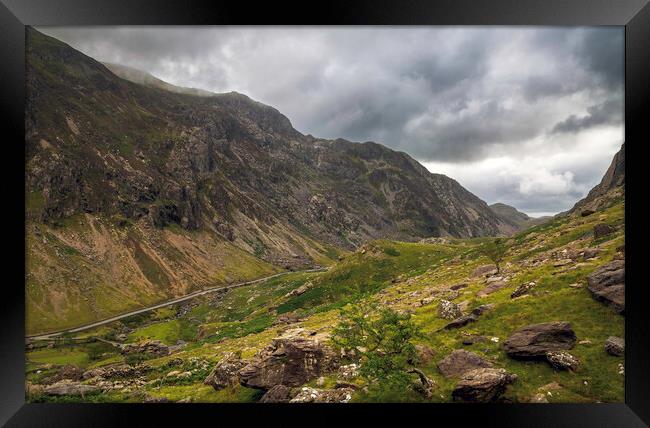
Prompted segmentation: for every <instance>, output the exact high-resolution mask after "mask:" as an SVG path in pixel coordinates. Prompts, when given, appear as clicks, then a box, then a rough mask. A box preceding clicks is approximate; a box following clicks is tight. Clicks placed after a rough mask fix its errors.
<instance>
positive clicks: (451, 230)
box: [25, 29, 508, 313]
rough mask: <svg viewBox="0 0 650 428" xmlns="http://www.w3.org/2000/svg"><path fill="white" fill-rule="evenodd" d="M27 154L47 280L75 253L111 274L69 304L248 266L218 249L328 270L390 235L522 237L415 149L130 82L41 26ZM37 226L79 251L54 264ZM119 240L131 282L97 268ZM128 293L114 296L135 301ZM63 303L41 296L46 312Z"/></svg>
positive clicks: (73, 286)
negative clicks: (334, 135) (326, 135)
mask: <svg viewBox="0 0 650 428" xmlns="http://www.w3.org/2000/svg"><path fill="white" fill-rule="evenodd" d="M25 143H26V187H27V193H26V216H27V219H28V226H29V227H28V243H31V244H28V251H31V253H30V254H31V260H32V262H31V263H32V264H31V273H32V275H33V277H32V279H31V281H32V283H33V284H35V287H36V286H38V287H40V286H41V285H42V284H43V281H45V278H47V277H52V275H57V277H58V278H63V277H66V278H67V277H68V273H69V270H70V269H73V268H74V266H78V265H79V263H80V262H79V261H77V262H72V261H70V260H68V262H66V263H68V264H69V267H65V266H66V265H65V263H64V262H63V261H62V260H63V259H65V257H68V256H70V257H72V256H71V254H74V256H75V257H76V256H77V253H78V254H79V257H81V258H83V260H84V261H85V262H87V263H89V265H90V266H92V269H99V270H100V271H101V275H100V274H99V273H97V275H95V276H93V278H94V279H92V280H91V279H90V278H91V275H89V274H88V275H86V273H84V272H81V273H77V274H74V275H73V274H70V275H69V276H70V278H71V279H70V280H69V283H68V285H66V286H63V285H61V287H62V289H61V290H59V296H63V295H68V294H69V293H70V292H71V290H81V289H82V288H83V287H81V285H80V283H81V282H83V281H82V280H81V278H82V277H83V278H84V279H85V280H87V282H86V286H87V285H88V284H95V285H96V286H97V287H100V288H101V287H109V288H110V286H112V285H115V284H113V283H114V282H115V281H118V280H119V281H126V283H125V284H126V285H124V287H128V288H129V290H131V291H129V293H128V297H129V299H128V301H129V302H136V303H133V304H134V305H135V304H137V302H138V301H141V300H143V299H142V298H141V296H140V297H139V296H137V293H134V292H133V291H132V289H133V288H134V287H135V288H137V287H139V285H138V286H137V287H136V284H145V285H147V287H149V288H150V289H151V290H152V291H151V293H149V294H148V297H147V299H145V300H156V299H158V300H159V299H160V298H162V297H161V296H167V295H169V294H170V293H172V291H170V290H174V291H173V293H172V294H174V293H175V294H182V293H183V292H186V291H188V289H191V288H192V287H197V286H200V285H203V284H206V283H209V282H210V280H211V278H213V277H214V275H215V272H214V267H213V266H216V265H222V266H225V265H228V263H231V262H233V261H232V260H222V259H220V257H219V255H218V254H219V251H217V250H215V245H220V246H227V247H228V248H229V251H230V253H231V254H235V253H236V251H242V252H243V253H245V254H248V255H250V256H253V257H252V258H253V259H255V260H258V261H260V262H261V261H264V263H268V264H270V265H273V266H281V267H292V266H307V265H313V264H323V263H327V261H328V260H331V259H332V258H336V257H337V251H338V250H337V249H344V248H349V249H351V248H354V247H356V246H358V245H359V244H361V243H363V242H365V241H367V240H369V239H374V238H394V239H401V240H415V239H418V238H421V237H428V236H455V237H473V236H483V235H496V234H499V233H502V232H503V231H504V230H507V229H508V225H507V224H505V223H504V222H503V221H502V220H501V219H500V218H499V217H498V216H497V215H495V214H494V213H493V212H492V211H491V210H490V209H489V207H488V206H487V204H486V203H485V202H483V201H482V200H480V199H479V198H477V197H476V196H474V195H473V194H471V193H470V192H468V191H467V190H466V189H464V188H463V187H462V186H460V185H459V184H458V183H457V182H456V181H454V180H452V179H450V178H448V177H446V176H444V175H438V174H431V173H430V172H429V171H427V170H426V169H425V168H424V167H423V166H422V165H420V164H419V163H418V162H416V161H415V160H414V159H412V158H411V157H410V156H408V155H407V154H405V153H401V152H395V151H393V150H390V149H388V148H386V147H384V146H382V145H380V144H376V143H371V142H367V143H363V144H359V143H353V142H349V141H345V140H341V139H339V140H334V141H331V140H323V139H318V138H314V137H311V136H306V135H303V134H301V133H299V132H298V131H296V130H295V129H294V128H293V127H292V126H291V123H290V121H289V119H287V118H286V117H285V116H284V115H282V114H281V113H280V112H278V111H277V110H276V109H274V108H272V107H269V106H266V105H263V104H261V103H259V102H256V101H253V100H251V99H250V98H248V97H247V96H245V95H242V94H238V93H234V92H233V93H226V94H215V95H213V96H200V97H199V96H194V95H189V94H184V93H175V92H171V91H168V90H163V89H160V88H158V87H149V86H143V85H140V84H136V83H133V82H129V81H127V80H123V79H121V78H119V77H118V76H116V75H115V74H113V73H112V72H111V71H110V70H109V69H108V68H107V67H105V66H104V65H102V64H101V63H99V62H97V61H95V60H94V59H92V58H90V57H88V56H85V55H83V54H82V53H80V52H78V51H76V50H74V49H72V48H71V47H69V46H68V45H66V44H64V43H61V42H59V41H57V40H55V39H53V38H50V37H47V36H45V35H43V34H40V33H38V32H37V31H35V30H33V29H28V30H27V111H26V142H25ZM71 225H75V227H77V228H82V229H80V230H77V231H76V232H74V231H73V229H72V228H71ZM37 230H39V231H40V232H38V233H41V235H45V236H47V235H48V234H49V235H51V236H54V237H55V238H56V240H57V241H61V242H65V244H62V247H61V248H64V247H63V245H65V248H68V247H69V248H71V250H69V251H68V253H70V254H68V253H66V252H65V251H60V252H59V253H60V257H62V258H63V259H58V258H57V256H52V257H50V255H48V256H47V257H46V256H45V254H46V253H47V254H49V251H50V249H51V246H48V245H47V244H43V240H42V239H41V238H40V237H39V236H37V235H36V233H37V232H36V231H37ZM93 231H99V232H98V233H95V232H93ZM103 233H107V234H109V235H111V234H112V235H111V236H112V238H111V239H112V240H111V242H113V244H114V245H115V246H116V248H119V249H120V250H119V251H123V254H124V257H127V258H129V259H132V261H133V265H132V268H133V269H132V272H130V273H129V274H128V275H127V274H126V273H125V270H124V269H125V268H123V267H121V266H123V265H126V264H125V263H117V261H116V262H115V263H112V264H107V265H105V266H101V267H99V266H98V263H99V262H98V261H96V260H95V261H93V260H92V259H89V256H90V255H91V254H92V253H93V251H94V252H96V253H99V252H101V251H105V250H106V246H102V245H103V244H102V243H103V242H104V241H105V240H106V239H108V238H107V237H106V236H105V237H104V238H101V236H103V235H102V234H103ZM107 236H108V235H107ZM187 237H190V238H191V239H193V240H194V243H188V242H185V240H184V239H185V238H187ZM181 238H182V239H181ZM46 240H47V238H46ZM211 242H212V243H214V245H213V244H211ZM113 244H111V245H113ZM138 248H140V250H141V251H139V250H138ZM71 251H76V253H71ZM115 251H117V250H115ZM138 254H140V255H143V254H144V255H146V258H143V257H140V259H138V256H137V255H138ZM145 259H146V260H145ZM234 260H235V261H234V262H235V263H237V257H234ZM105 262H106V261H105ZM217 262H218V263H217ZM29 267H30V266H28V268H29ZM46 267H47V268H46ZM258 268H260V269H261V270H264V271H268V270H269V269H268V266H267V265H265V266H264V267H262V266H258ZM92 269H91V270H92ZM82 271H83V269H82ZM256 271H257V270H256ZM64 273H66V275H64ZM184 274H185V275H184ZM197 275H199V276H200V278H201V281H198V282H197V281H195V277H196V276H197ZM235 277H236V278H240V277H246V275H244V274H242V275H236V276H235ZM75 278H76V279H75ZM111 278H113V279H111ZM134 278H138V280H137V281H136V279H134ZM165 278H166V279H165ZM183 278H184V279H183ZM106 282H108V283H109V286H106V285H100V284H106ZM111 284H112V285H111ZM197 284H198V285H197ZM38 287H37V288H38ZM116 287H118V288H119V286H117V285H116ZM91 288H92V287H91ZM123 291H124V290H120V292H119V293H118V292H116V293H114V294H111V297H110V299H111V301H114V302H115V303H116V304H117V303H120V302H121V300H120V297H119V296H121V295H122V294H123V293H122V292H123ZM124 292H125V291H124ZM49 293H50V289H49V288H48V287H45V288H43V287H40V288H39V292H38V299H40V300H39V302H41V304H42V305H45V304H46V303H45V302H47V301H48V295H49ZM89 293H90V291H88V292H86V294H84V293H82V292H81V291H78V295H77V297H76V300H75V301H78V302H79V304H78V306H79V307H82V306H84V303H83V302H86V301H89V302H94V301H96V302H97V303H96V305H94V306H93V305H91V304H89V306H90V307H92V308H95V307H104V304H103V303H101V302H99V300H101V298H100V297H98V296H97V293H95V294H92V293H90V294H89ZM50 297H51V296H50ZM66 299H67V298H64V297H61V300H62V301H63V302H65V301H66ZM64 306H65V303H61V307H64ZM118 306H119V305H118ZM50 309H52V308H46V307H43V313H47V312H48V311H49V310H50ZM120 309H123V308H121V307H120ZM80 310H81V309H80ZM84 310H85V309H84ZM93 311H95V309H93ZM95 312H97V311H95Z"/></svg>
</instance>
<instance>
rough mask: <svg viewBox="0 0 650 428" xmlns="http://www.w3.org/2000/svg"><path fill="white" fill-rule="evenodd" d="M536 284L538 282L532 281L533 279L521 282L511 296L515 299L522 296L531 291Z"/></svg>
mask: <svg viewBox="0 0 650 428" xmlns="http://www.w3.org/2000/svg"><path fill="white" fill-rule="evenodd" d="M535 285H536V284H535V283H534V282H532V281H531V282H526V283H524V284H521V285H520V286H519V287H517V289H516V290H515V291H513V292H512V294H511V295H510V298H511V299H514V298H516V297H520V296H523V295H524V294H528V293H530V292H531V291H532V289H533V288H534V287H535Z"/></svg>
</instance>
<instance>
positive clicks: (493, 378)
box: [451, 368, 517, 403]
mask: <svg viewBox="0 0 650 428" xmlns="http://www.w3.org/2000/svg"><path fill="white" fill-rule="evenodd" d="M515 380H517V376H516V375H514V374H510V373H508V372H506V371H505V370H504V369H495V368H481V369H475V370H472V371H470V372H467V373H465V375H463V377H462V378H461V379H460V381H459V382H458V383H457V384H456V386H455V388H454V390H453V392H452V393H451V396H452V398H453V400H454V401H465V402H483V403H487V402H491V401H496V400H497V399H498V398H499V397H500V396H501V395H502V394H503V393H504V392H505V391H506V388H507V386H508V385H509V384H511V383H513V382H514V381H515Z"/></svg>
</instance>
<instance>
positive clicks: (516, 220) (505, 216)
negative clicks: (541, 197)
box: [490, 202, 551, 233]
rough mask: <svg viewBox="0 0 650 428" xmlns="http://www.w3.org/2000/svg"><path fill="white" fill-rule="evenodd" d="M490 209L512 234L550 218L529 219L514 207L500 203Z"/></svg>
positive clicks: (529, 217)
mask: <svg viewBox="0 0 650 428" xmlns="http://www.w3.org/2000/svg"><path fill="white" fill-rule="evenodd" d="M490 209H491V210H492V211H493V212H494V213H495V214H496V215H497V216H499V218H501V220H503V222H504V223H506V224H508V225H510V226H511V227H512V233H515V232H518V231H520V230H524V229H527V228H529V227H532V226H535V225H537V224H540V223H543V222H545V221H546V220H548V219H550V218H551V217H548V216H546V217H531V216H529V215H528V214H526V213H522V212H521V211H519V210H517V208H515V207H511V206H510V205H506V204H502V203H500V202H497V203H496V204H492V205H490Z"/></svg>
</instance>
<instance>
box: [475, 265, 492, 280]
mask: <svg viewBox="0 0 650 428" xmlns="http://www.w3.org/2000/svg"><path fill="white" fill-rule="evenodd" d="M496 273H497V268H496V266H494V265H483V266H479V267H477V268H476V269H474V271H473V272H472V274H471V277H472V278H476V277H479V276H489V275H493V274H496Z"/></svg>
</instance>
